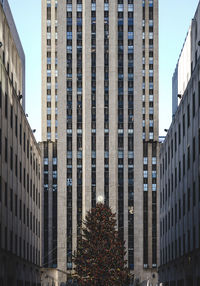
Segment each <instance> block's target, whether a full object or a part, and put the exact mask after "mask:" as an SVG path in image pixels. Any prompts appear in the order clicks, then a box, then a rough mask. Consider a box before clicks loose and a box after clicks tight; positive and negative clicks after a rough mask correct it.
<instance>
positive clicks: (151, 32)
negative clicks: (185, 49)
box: [142, 0, 154, 140]
mask: <svg viewBox="0 0 200 286" xmlns="http://www.w3.org/2000/svg"><path fill="white" fill-rule="evenodd" d="M153 15H154V12H153V1H150V0H149V19H148V31H146V30H145V26H146V22H147V15H146V14H145V1H143V59H142V61H143V71H142V72H143V103H142V113H143V140H145V139H146V128H147V126H146V119H147V118H146V109H147V106H146V104H147V95H149V98H148V99H149V102H148V105H149V106H148V111H149V120H148V122H149V126H148V134H149V135H148V140H153V139H154V45H153V40H154V20H153ZM146 35H148V39H149V41H148V43H147V42H146V38H147V37H146ZM147 46H148V49H149V62H147V60H146V55H145V50H146V47H147ZM147 67H148V69H147ZM146 70H148V74H147V72H146ZM147 77H148V90H146V88H147V84H146V80H147Z"/></svg>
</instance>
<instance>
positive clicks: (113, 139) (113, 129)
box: [109, 1, 118, 213]
mask: <svg viewBox="0 0 200 286" xmlns="http://www.w3.org/2000/svg"><path fill="white" fill-rule="evenodd" d="M109 21H110V22H109V35H110V37H109V205H110V207H111V209H112V211H113V212H114V213H116V212H117V209H118V207H117V200H118V171H117V166H118V152H117V144H118V143H117V136H118V126H117V123H118V121H117V120H118V113H117V102H118V98H117V93H118V87H117V76H118V66H117V65H118V62H117V59H118V57H117V56H118V44H117V29H116V27H117V1H110V3H109Z"/></svg>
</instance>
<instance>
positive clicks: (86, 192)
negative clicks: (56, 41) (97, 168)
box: [82, 0, 91, 219]
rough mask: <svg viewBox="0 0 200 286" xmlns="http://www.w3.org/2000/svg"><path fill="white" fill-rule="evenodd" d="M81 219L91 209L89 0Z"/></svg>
mask: <svg viewBox="0 0 200 286" xmlns="http://www.w3.org/2000/svg"><path fill="white" fill-rule="evenodd" d="M82 36H83V63H82V64H83V94H82V102H83V111H82V112H83V113H82V116H83V125H82V126H83V127H82V128H83V164H82V166H83V174H82V175H83V219H84V217H85V214H86V211H88V210H89V209H90V208H91V0H84V1H83V35H82Z"/></svg>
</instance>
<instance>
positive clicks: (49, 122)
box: [46, 1, 58, 140]
mask: <svg viewBox="0 0 200 286" xmlns="http://www.w3.org/2000/svg"><path fill="white" fill-rule="evenodd" d="M51 9H52V7H51V3H49V1H47V19H46V38H47V55H46V56H47V58H46V61H47V65H46V82H47V98H46V111H47V118H46V120H47V129H46V132H47V139H48V140H50V139H51V136H52V134H51V132H52V115H51V113H52V106H55V119H54V120H55V138H56V139H57V137H58V135H57V102H58V100H57V89H58V71H57V52H55V67H52V62H51V56H52V52H51V48H52V46H51V37H52V29H54V28H55V48H57V1H55V21H54V25H52V22H53V21H52V18H51ZM53 70H54V71H55V78H54V79H52V71H53ZM53 81H55V91H53V90H52V85H51V84H52V82H53ZM54 92H55V102H52V94H53V93H54Z"/></svg>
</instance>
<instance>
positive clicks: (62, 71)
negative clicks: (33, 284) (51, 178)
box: [58, 0, 67, 271]
mask: <svg viewBox="0 0 200 286" xmlns="http://www.w3.org/2000/svg"><path fill="white" fill-rule="evenodd" d="M58 19H59V23H58V34H59V37H58V74H59V77H58V98H59V101H58V109H59V113H58V268H59V269H60V270H63V271H66V269H67V267H66V261H67V259H66V254H67V239H66V230H67V212H66V210H67V207H66V201H67V177H66V164H67V162H66V146H67V140H66V138H67V134H66V114H67V113H66V112H67V111H66V90H67V86H66V60H67V59H66V1H64V0H63V1H59V5H58Z"/></svg>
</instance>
